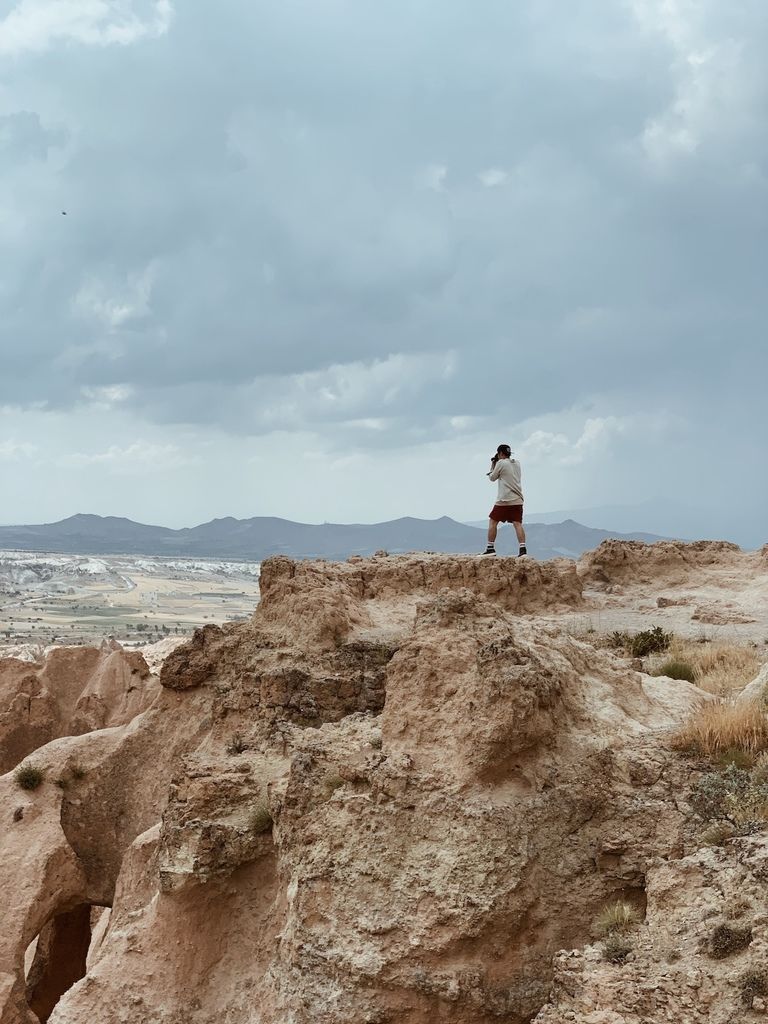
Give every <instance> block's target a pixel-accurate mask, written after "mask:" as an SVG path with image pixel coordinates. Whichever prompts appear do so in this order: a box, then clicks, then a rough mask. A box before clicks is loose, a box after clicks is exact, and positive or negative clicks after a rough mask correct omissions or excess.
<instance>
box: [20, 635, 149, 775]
mask: <svg viewBox="0 0 768 1024" xmlns="http://www.w3.org/2000/svg"><path fill="white" fill-rule="evenodd" d="M156 692H157V681H156V680H154V679H152V678H151V677H150V673H149V669H148V667H147V664H146V662H145V661H144V658H143V657H142V656H141V654H140V653H139V652H138V651H124V650H123V649H122V648H121V647H120V646H119V645H117V644H114V643H113V644H106V643H105V644H103V645H102V647H101V648H95V647H60V648H53V649H51V650H50V651H49V652H48V654H47V655H46V656H45V657H44V659H43V661H42V662H37V663H31V664H30V663H29V662H26V661H19V660H16V659H15V658H4V659H0V772H6V771H8V770H9V768H11V767H13V766H14V765H16V764H18V763H19V761H21V760H22V758H23V757H25V755H26V754H28V753H30V752H31V751H33V750H35V749H36V748H37V747H41V746H43V744H45V743H47V742H48V741H49V740H52V739H55V738H56V737H57V736H68V735H74V734H76V733H84V732H90V731H91V730H93V729H102V728H104V727H105V726H111V725H120V724H123V723H124V722H128V721H130V720H131V719H132V718H134V717H135V716H136V715H137V714H138V713H139V712H140V711H142V710H143V709H144V708H145V707H148V706H149V704H150V703H151V701H152V699H153V697H154V695H155V693H156Z"/></svg>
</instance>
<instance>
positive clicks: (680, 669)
mask: <svg viewBox="0 0 768 1024" xmlns="http://www.w3.org/2000/svg"><path fill="white" fill-rule="evenodd" d="M653 674H654V675H655V676H668V677H669V678H670V679H685V680H687V681H688V682H689V683H695V682H696V669H695V668H694V667H693V665H690V664H689V663H688V662H687V661H680V660H678V659H677V658H669V659H668V660H667V661H665V662H663V663H662V664H661V665H659V667H658V668H657V669H655V670H654V673H653Z"/></svg>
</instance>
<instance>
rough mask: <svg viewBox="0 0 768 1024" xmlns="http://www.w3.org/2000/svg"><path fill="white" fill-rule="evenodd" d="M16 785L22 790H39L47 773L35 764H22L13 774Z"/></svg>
mask: <svg viewBox="0 0 768 1024" xmlns="http://www.w3.org/2000/svg"><path fill="white" fill-rule="evenodd" d="M13 777H14V779H15V780H16V785H17V786H20V787H21V789H37V787H38V786H39V785H40V783H41V782H42V781H43V779H44V778H45V772H44V771H43V769H42V768H38V767H37V765H34V764H22V765H19V767H18V768H17V769H16V771H15V772H14V774H13Z"/></svg>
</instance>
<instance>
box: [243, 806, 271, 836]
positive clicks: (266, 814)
mask: <svg viewBox="0 0 768 1024" xmlns="http://www.w3.org/2000/svg"><path fill="white" fill-rule="evenodd" d="M272 824H273V821H272V815H271V813H270V810H269V807H267V805H266V804H265V803H261V804H257V805H256V807H254V809H253V811H252V812H251V817H250V820H249V822H248V825H249V827H250V829H251V832H255V833H256V835H261V834H262V833H263V832H269V830H270V829H271V828H272Z"/></svg>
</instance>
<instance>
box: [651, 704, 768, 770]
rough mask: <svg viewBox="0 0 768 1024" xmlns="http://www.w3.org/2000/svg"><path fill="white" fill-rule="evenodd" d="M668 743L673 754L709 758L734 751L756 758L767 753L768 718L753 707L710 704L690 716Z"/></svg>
mask: <svg viewBox="0 0 768 1024" xmlns="http://www.w3.org/2000/svg"><path fill="white" fill-rule="evenodd" d="M671 743H672V748H673V750H683V751H687V752H688V753H692V754H706V755H707V756H708V757H720V756H722V755H724V754H725V753H726V752H727V751H734V750H738V751H743V752H744V753H746V754H749V755H751V756H756V755H757V754H759V753H761V752H762V751H763V750H768V717H766V715H765V713H764V712H763V710H762V708H761V707H760V706H759V705H758V704H755V703H751V702H745V703H743V704H731V703H728V702H725V701H723V702H720V701H712V702H711V703H708V704H704V705H702V706H701V707H700V708H697V709H696V711H694V712H693V714H692V715H691V717H690V718H689V719H688V721H687V722H686V723H685V724H684V725H683V726H682V727H681V728H680V729H679V730H678V731H677V732H676V733H675V734H674V735H673V736H672V740H671Z"/></svg>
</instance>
